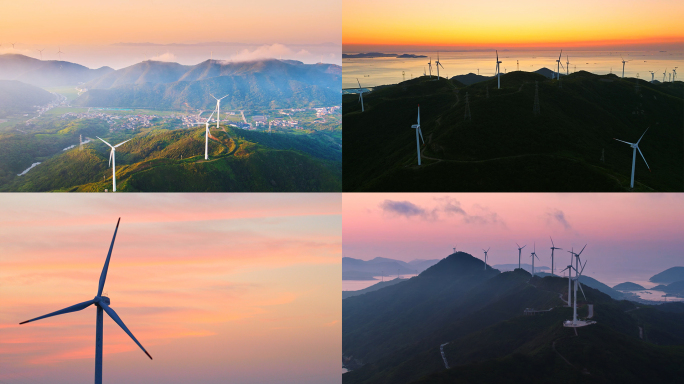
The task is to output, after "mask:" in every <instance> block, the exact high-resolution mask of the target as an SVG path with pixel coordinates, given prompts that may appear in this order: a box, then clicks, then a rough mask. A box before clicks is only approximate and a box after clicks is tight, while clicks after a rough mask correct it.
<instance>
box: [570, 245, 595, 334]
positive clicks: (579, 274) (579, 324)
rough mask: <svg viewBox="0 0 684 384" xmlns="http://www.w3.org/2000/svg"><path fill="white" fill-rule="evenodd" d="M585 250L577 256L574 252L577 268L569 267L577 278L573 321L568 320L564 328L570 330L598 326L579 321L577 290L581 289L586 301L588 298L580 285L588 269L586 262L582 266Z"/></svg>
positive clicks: (587, 321) (589, 322)
mask: <svg viewBox="0 0 684 384" xmlns="http://www.w3.org/2000/svg"><path fill="white" fill-rule="evenodd" d="M586 247H587V246H586V245H585V246H584V248H586ZM584 248H582V251H580V253H577V254H575V253H574V252H572V254H573V255H574V256H575V267H573V266H572V265H569V266H568V267H569V268H571V269H574V270H575V278H574V281H575V289H574V293H575V297H574V302H573V304H572V306H573V310H572V320H566V321H564V322H563V326H564V327H568V328H579V327H585V326H587V325H591V324H596V322H595V321H591V320H579V319H577V288H578V287H579V289H580V291H581V292H582V296H584V300H586V299H587V296H586V295H585V294H584V289H582V284H581V283H580V277H582V272H584V267H586V265H587V263H586V261H585V262H584V265H582V263H581V261H580V254H581V253H582V252H583V251H584ZM580 267H581V269H580ZM568 281H570V280H568ZM568 303H570V296H568Z"/></svg>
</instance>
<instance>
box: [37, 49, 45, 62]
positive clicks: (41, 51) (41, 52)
mask: <svg viewBox="0 0 684 384" xmlns="http://www.w3.org/2000/svg"><path fill="white" fill-rule="evenodd" d="M44 50H45V48H43V49H36V51H38V52H40V59H41V60H43V51H44Z"/></svg>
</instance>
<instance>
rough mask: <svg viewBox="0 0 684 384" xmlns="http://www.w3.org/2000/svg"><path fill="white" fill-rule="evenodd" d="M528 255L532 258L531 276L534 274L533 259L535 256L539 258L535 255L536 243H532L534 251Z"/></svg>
mask: <svg viewBox="0 0 684 384" xmlns="http://www.w3.org/2000/svg"><path fill="white" fill-rule="evenodd" d="M530 257H531V258H532V276H534V259H535V258H537V260H539V257H537V244H535V245H534V251H532V253H530Z"/></svg>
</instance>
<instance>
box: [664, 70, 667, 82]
mask: <svg viewBox="0 0 684 384" xmlns="http://www.w3.org/2000/svg"><path fill="white" fill-rule="evenodd" d="M666 73H667V68H665V72H663V83H664V82H665V74H666Z"/></svg>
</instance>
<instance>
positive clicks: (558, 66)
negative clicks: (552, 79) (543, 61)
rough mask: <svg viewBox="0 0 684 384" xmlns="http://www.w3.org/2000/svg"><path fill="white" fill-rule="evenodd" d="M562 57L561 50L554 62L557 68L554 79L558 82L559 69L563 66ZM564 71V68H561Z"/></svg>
mask: <svg viewBox="0 0 684 384" xmlns="http://www.w3.org/2000/svg"><path fill="white" fill-rule="evenodd" d="M562 55H563V50H562V49H561V51H560V54H559V55H558V60H556V63H557V66H556V67H557V68H556V78H557V79H558V80H560V68H561V67H562V66H563V63H561V56H562ZM563 69H565V68H563Z"/></svg>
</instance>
